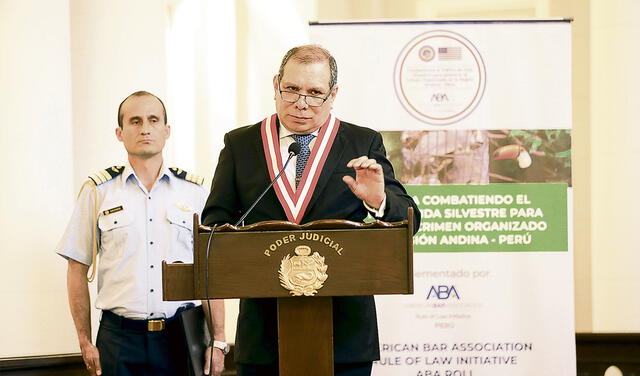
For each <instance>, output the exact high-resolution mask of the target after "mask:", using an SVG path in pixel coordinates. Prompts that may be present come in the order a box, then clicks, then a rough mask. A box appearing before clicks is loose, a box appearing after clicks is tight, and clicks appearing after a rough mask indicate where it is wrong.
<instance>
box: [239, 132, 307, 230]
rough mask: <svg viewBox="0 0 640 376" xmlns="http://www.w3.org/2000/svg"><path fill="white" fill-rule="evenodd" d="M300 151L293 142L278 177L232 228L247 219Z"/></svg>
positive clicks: (300, 147)
mask: <svg viewBox="0 0 640 376" xmlns="http://www.w3.org/2000/svg"><path fill="white" fill-rule="evenodd" d="M300 149H302V146H301V145H300V144H299V143H297V142H294V143H292V144H291V145H289V149H288V151H289V157H287V161H286V162H284V166H283V167H282V170H280V171H279V172H278V175H276V177H275V178H273V180H271V183H269V185H268V186H267V188H265V189H264V191H262V193H261V194H260V196H258V198H257V199H256V200H255V201H254V202H253V204H251V206H250V207H249V209H247V211H246V212H245V213H244V214H243V215H242V217H240V219H238V221H237V222H236V223H235V224H234V226H237V225H239V224H240V223H242V221H244V219H245V218H246V217H247V215H249V213H251V210H253V208H254V207H255V206H256V205H257V204H258V202H260V200H261V199H262V196H264V195H265V194H266V193H267V192H268V191H269V188H271V186H273V185H274V184H275V182H276V181H277V180H278V178H279V177H280V175H282V173H283V172H284V170H286V169H287V165H288V164H289V161H290V160H291V158H293V157H295V156H296V155H298V153H300Z"/></svg>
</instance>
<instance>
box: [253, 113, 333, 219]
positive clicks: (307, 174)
mask: <svg viewBox="0 0 640 376" xmlns="http://www.w3.org/2000/svg"><path fill="white" fill-rule="evenodd" d="M277 117H278V115H277V114H273V115H271V116H269V117H267V118H265V119H264V120H263V121H262V125H261V132H262V146H263V149H264V156H265V159H266V161H267V167H268V168H269V176H270V177H271V179H272V180H273V179H274V178H275V177H276V174H277V173H278V171H280V170H281V169H282V167H283V165H282V156H281V154H280V138H279V136H278V126H277V124H276V123H277V122H276V119H277ZM339 126H340V120H338V119H337V118H336V117H335V116H333V114H331V115H330V116H329V118H328V119H327V121H326V122H325V123H324V124H323V125H322V127H321V128H320V132H318V137H316V141H315V144H314V146H313V150H312V151H311V155H310V156H309V160H308V161H307V166H306V167H305V169H304V173H303V175H302V178H301V179H300V183H298V189H297V190H295V191H294V189H293V187H292V186H291V183H290V182H289V179H286V178H285V179H283V177H282V176H281V177H280V178H279V179H278V180H277V181H276V183H275V184H274V185H273V188H274V189H275V192H276V195H277V196H278V200H280V204H281V205H282V207H283V208H284V211H285V213H286V214H287V219H288V220H289V221H290V222H293V223H297V224H300V221H301V220H302V217H303V216H304V213H305V211H306V210H307V206H308V205H309V200H311V196H312V195H313V191H314V190H315V188H316V184H317V183H318V179H319V178H320V174H321V173H322V168H323V167H324V162H325V161H326V160H327V156H328V155H329V151H330V150H331V145H333V140H334V139H335V138H336V133H338V127H339Z"/></svg>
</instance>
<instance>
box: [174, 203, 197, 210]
mask: <svg viewBox="0 0 640 376" xmlns="http://www.w3.org/2000/svg"><path fill="white" fill-rule="evenodd" d="M176 206H177V207H178V208H179V209H180V210H182V211H186V212H192V211H193V208H192V207H191V206H187V205H184V204H180V203H176Z"/></svg>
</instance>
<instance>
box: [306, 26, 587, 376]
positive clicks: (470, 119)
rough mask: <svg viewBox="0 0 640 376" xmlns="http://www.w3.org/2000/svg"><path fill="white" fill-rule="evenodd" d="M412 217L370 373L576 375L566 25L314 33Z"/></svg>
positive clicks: (345, 103)
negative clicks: (405, 271) (416, 213)
mask: <svg viewBox="0 0 640 376" xmlns="http://www.w3.org/2000/svg"><path fill="white" fill-rule="evenodd" d="M311 40H312V41H313V42H314V43H317V44H320V45H322V46H324V47H326V48H327V49H328V50H329V51H330V52H331V53H332V54H333V55H334V56H335V58H336V60H337V63H338V83H339V87H340V89H339V91H338V96H337V98H336V101H335V102H334V106H335V108H334V113H335V114H336V115H337V116H338V117H339V118H340V119H344V120H345V121H349V122H353V123H355V124H358V125H363V126H367V127H371V128H374V129H377V130H379V131H381V133H382V135H383V137H384V141H385V146H386V148H387V155H388V157H389V159H390V160H391V161H392V163H393V166H394V169H395V174H396V177H397V178H398V179H399V180H400V181H401V182H402V183H403V184H405V187H406V188H407V191H408V192H409V194H410V195H411V196H413V198H414V200H415V201H416V203H417V204H418V206H419V208H420V211H421V214H422V223H421V225H420V229H419V231H418V233H417V234H416V235H415V237H414V252H415V253H414V283H415V293H414V294H413V295H404V296H378V297H376V304H377V307H378V323H379V326H380V353H381V359H380V361H378V362H375V363H374V372H373V374H374V375H412V376H499V375H504V376H514V375H522V376H530V375H553V376H557V375H563V376H565V375H568V376H571V375H575V374H576V362H575V334H574V321H573V320H574V310H573V250H572V233H571V229H572V219H571V213H572V210H571V206H572V188H571V23H570V22H569V21H568V20H561V19H557V20H525V21H443V22H413V21H412V22H363V23H314V24H312V25H311Z"/></svg>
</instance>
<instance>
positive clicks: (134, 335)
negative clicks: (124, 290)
mask: <svg viewBox="0 0 640 376" xmlns="http://www.w3.org/2000/svg"><path fill="white" fill-rule="evenodd" d="M174 317H176V316H174ZM96 346H97V347H98V350H99V351H100V365H101V367H102V375H103V376H163V375H166V376H181V375H188V374H189V373H188V368H187V364H188V363H187V359H188V358H187V353H186V345H185V340H184V333H183V331H182V327H181V326H180V322H179V320H173V319H168V320H166V321H165V329H164V330H161V331H148V329H147V320H131V319H127V318H124V317H121V316H118V315H116V314H114V313H112V312H110V311H103V312H102V319H101V320H100V329H99V330H98V339H97V341H96Z"/></svg>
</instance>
